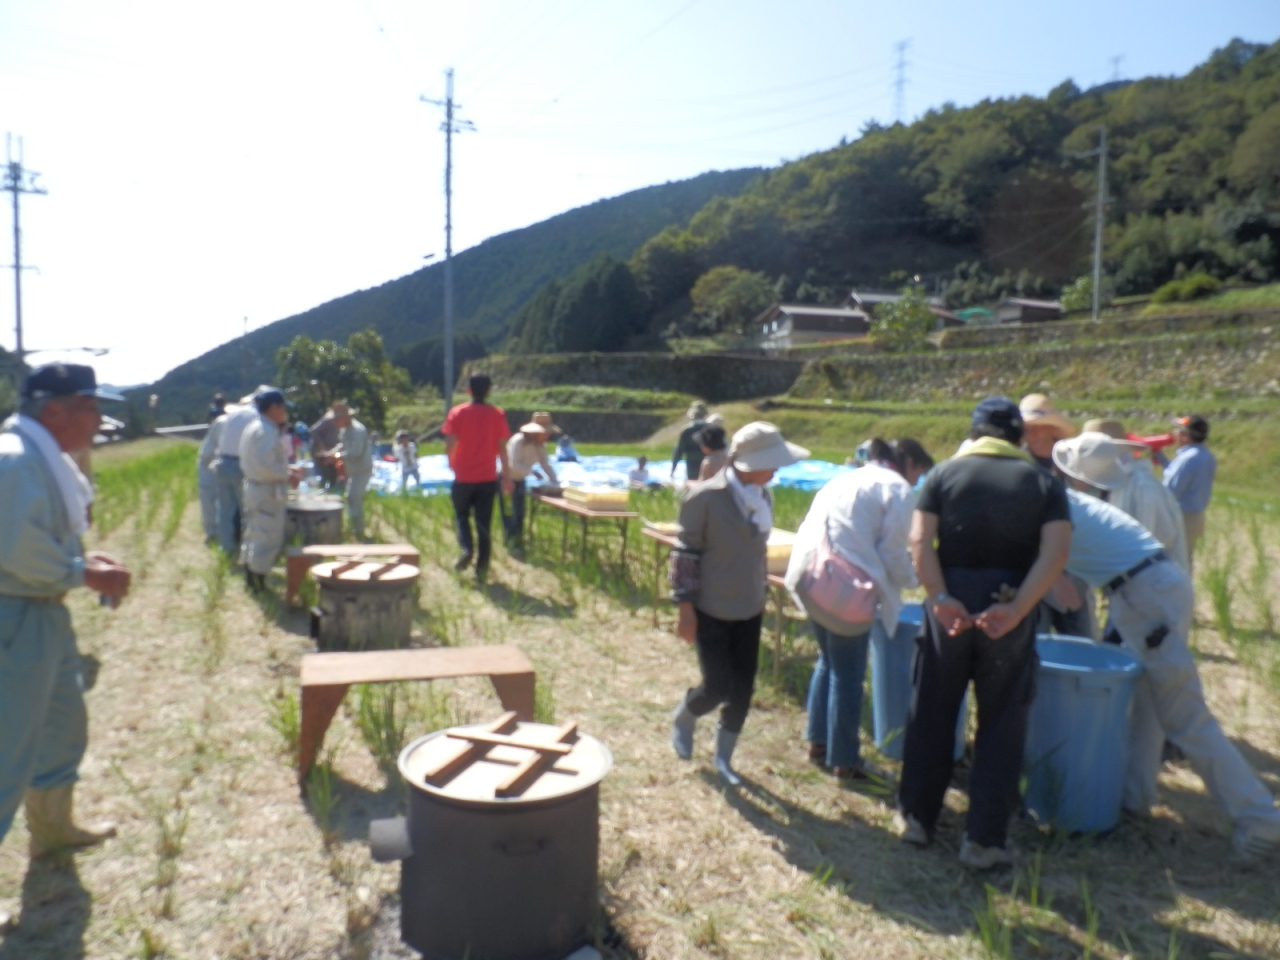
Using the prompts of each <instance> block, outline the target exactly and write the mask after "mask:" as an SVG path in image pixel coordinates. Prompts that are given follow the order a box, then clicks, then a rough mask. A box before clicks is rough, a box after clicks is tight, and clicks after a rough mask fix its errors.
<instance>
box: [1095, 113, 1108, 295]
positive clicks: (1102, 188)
mask: <svg viewBox="0 0 1280 960" xmlns="http://www.w3.org/2000/svg"><path fill="white" fill-rule="evenodd" d="M1106 206H1107V128H1106V127H1105V126H1102V127H1099V128H1098V196H1097V199H1096V200H1095V201H1094V204H1093V316H1092V319H1094V320H1097V319H1098V309H1099V306H1100V305H1101V303H1102V221H1103V215H1104V213H1105V212H1106Z"/></svg>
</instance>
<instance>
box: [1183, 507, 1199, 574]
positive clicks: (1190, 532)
mask: <svg viewBox="0 0 1280 960" xmlns="http://www.w3.org/2000/svg"><path fill="white" fill-rule="evenodd" d="M1204 514H1205V511H1203V510H1201V511H1200V512H1199V513H1183V514H1182V529H1183V530H1185V531H1186V534H1187V572H1188V573H1193V572H1194V571H1195V568H1196V544H1197V543H1199V542H1200V539H1201V538H1202V537H1203V536H1204V526H1205V523H1204Z"/></svg>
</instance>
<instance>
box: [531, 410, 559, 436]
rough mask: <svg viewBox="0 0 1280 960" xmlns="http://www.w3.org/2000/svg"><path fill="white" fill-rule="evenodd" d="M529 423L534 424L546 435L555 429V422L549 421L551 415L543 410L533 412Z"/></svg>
mask: <svg viewBox="0 0 1280 960" xmlns="http://www.w3.org/2000/svg"><path fill="white" fill-rule="evenodd" d="M529 422H530V423H536V424H537V425H538V426H540V427H542V429H543V430H545V431H546V432H547V433H551V432H552V431H553V430H555V428H556V424H555V421H554V420H552V419H551V414H549V413H547V411H545V410H535V411H534V413H533V416H531V417H530V418H529Z"/></svg>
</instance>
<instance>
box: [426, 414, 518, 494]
mask: <svg viewBox="0 0 1280 960" xmlns="http://www.w3.org/2000/svg"><path fill="white" fill-rule="evenodd" d="M440 432H441V433H443V434H444V435H445V436H446V437H457V439H458V445H457V446H456V447H454V448H453V456H452V457H451V458H450V464H449V465H450V466H451V467H453V476H454V479H455V480H459V481H461V482H462V483H488V482H489V481H491V480H497V479H498V449H499V447H500V446H501V445H502V444H503V443H505V442H506V440H507V438H508V437H509V436H511V429H510V428H509V427H508V426H507V415H506V414H505V413H503V411H502V408H501V407H495V406H491V405H490V404H487V403H460V404H458V405H457V406H456V407H454V408H453V409H452V410H450V411H449V415H448V416H447V417H445V419H444V426H443V427H442V428H441V430H440Z"/></svg>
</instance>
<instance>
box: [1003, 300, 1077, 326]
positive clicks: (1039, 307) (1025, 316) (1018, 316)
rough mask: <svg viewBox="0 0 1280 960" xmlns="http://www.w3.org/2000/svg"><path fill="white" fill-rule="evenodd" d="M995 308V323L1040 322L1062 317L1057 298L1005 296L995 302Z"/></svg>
mask: <svg viewBox="0 0 1280 960" xmlns="http://www.w3.org/2000/svg"><path fill="white" fill-rule="evenodd" d="M995 310H996V323H1042V322H1044V321H1045V320H1061V319H1062V304H1061V303H1059V302H1058V301H1057V300H1027V299H1024V298H1023V297H1005V298H1004V299H1003V300H1001V301H1000V302H999V303H997V304H996V307H995Z"/></svg>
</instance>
